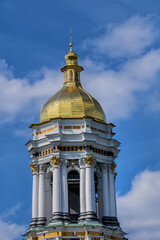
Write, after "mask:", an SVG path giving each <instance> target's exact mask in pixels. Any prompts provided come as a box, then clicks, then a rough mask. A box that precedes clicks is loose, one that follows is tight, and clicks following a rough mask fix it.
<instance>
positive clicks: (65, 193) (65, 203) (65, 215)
mask: <svg viewBox="0 0 160 240" xmlns="http://www.w3.org/2000/svg"><path fill="white" fill-rule="evenodd" d="M66 167H67V162H63V164H62V212H63V220H64V221H65V222H66V221H67V222H68V221H69V220H70V218H69V213H68V184H67V169H66Z"/></svg>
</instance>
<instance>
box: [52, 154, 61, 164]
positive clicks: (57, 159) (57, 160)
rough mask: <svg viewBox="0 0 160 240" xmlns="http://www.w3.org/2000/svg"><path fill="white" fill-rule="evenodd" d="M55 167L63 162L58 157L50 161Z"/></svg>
mask: <svg viewBox="0 0 160 240" xmlns="http://www.w3.org/2000/svg"><path fill="white" fill-rule="evenodd" d="M50 162H51V163H52V164H53V165H54V166H58V165H59V164H60V162H61V160H60V158H57V157H56V156H53V157H52V158H51V161H50Z"/></svg>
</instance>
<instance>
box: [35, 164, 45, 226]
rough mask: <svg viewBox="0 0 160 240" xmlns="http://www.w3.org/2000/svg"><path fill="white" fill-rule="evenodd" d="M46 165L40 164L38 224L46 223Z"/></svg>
mask: <svg viewBox="0 0 160 240" xmlns="http://www.w3.org/2000/svg"><path fill="white" fill-rule="evenodd" d="M44 171H45V166H44V165H40V166H39V192H38V200H39V203H38V223H37V225H39V226H41V225H45V223H46V220H47V219H46V216H45V176H44Z"/></svg>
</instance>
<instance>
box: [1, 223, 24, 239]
mask: <svg viewBox="0 0 160 240" xmlns="http://www.w3.org/2000/svg"><path fill="white" fill-rule="evenodd" d="M25 231H26V227H25V226H23V225H18V224H15V223H7V222H4V221H0V236H1V239H3V240H17V239H20V235H22V234H24V233H25Z"/></svg>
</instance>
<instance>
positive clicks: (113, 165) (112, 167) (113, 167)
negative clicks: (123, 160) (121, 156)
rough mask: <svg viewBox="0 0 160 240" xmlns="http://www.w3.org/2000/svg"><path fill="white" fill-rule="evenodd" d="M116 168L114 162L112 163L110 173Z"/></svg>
mask: <svg viewBox="0 0 160 240" xmlns="http://www.w3.org/2000/svg"><path fill="white" fill-rule="evenodd" d="M116 167H117V164H116V162H113V163H112V165H111V169H112V172H115V169H116Z"/></svg>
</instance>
